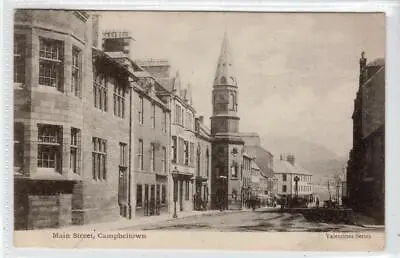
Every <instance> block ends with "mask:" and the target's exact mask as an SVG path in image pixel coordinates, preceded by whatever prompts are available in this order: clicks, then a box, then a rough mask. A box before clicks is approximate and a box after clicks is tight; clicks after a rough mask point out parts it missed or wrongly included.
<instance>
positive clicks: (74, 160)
mask: <svg viewBox="0 0 400 258" xmlns="http://www.w3.org/2000/svg"><path fill="white" fill-rule="evenodd" d="M80 144H81V130H79V129H76V128H71V146H70V159H69V167H70V169H71V170H72V172H74V173H76V174H79V172H80V171H79V169H80V162H81V161H80Z"/></svg>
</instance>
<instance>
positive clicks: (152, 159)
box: [150, 143, 156, 172]
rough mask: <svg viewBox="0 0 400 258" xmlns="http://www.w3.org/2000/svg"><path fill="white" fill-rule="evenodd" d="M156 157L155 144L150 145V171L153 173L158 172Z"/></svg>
mask: <svg viewBox="0 0 400 258" xmlns="http://www.w3.org/2000/svg"><path fill="white" fill-rule="evenodd" d="M155 156H156V149H155V146H154V143H152V144H150V171H152V172H153V171H155V170H156V164H155V163H156V161H155Z"/></svg>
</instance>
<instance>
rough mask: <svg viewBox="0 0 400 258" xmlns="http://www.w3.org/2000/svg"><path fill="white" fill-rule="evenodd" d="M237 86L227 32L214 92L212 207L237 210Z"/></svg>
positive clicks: (240, 159) (239, 146) (239, 149)
mask: <svg viewBox="0 0 400 258" xmlns="http://www.w3.org/2000/svg"><path fill="white" fill-rule="evenodd" d="M237 93H238V85H237V81H236V76H235V73H234V68H233V62H232V53H231V50H230V47H229V42H228V38H227V34H226V33H225V36H224V40H223V43H222V48H221V53H220V56H219V60H218V64H217V70H216V73H215V78H214V83H213V90H212V107H213V108H212V110H213V111H212V116H211V135H212V137H213V146H212V159H211V160H212V169H213V173H212V179H211V180H212V181H211V199H212V207H214V208H219V209H236V208H239V207H240V205H241V200H240V187H241V178H240V169H241V167H242V162H243V157H242V153H243V147H244V142H243V140H242V139H241V137H240V134H239V120H240V118H239V116H238V113H237V112H238V101H237V100H238V95H237Z"/></svg>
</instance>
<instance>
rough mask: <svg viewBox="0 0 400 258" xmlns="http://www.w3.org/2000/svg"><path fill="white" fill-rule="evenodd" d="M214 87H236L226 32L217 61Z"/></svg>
mask: <svg viewBox="0 0 400 258" xmlns="http://www.w3.org/2000/svg"><path fill="white" fill-rule="evenodd" d="M216 85H231V86H237V84H236V76H235V71H234V69H233V60H232V52H231V49H230V44H229V40H228V33H227V31H226V30H225V33H224V40H223V41H222V47H221V53H220V55H219V59H218V65H217V71H216V72H215V78H214V86H216Z"/></svg>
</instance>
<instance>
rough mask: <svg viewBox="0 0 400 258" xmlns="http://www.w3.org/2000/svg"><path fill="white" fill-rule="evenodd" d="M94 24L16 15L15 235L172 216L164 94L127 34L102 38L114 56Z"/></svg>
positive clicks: (73, 14) (62, 15)
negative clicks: (135, 57) (132, 55)
mask: <svg viewBox="0 0 400 258" xmlns="http://www.w3.org/2000/svg"><path fill="white" fill-rule="evenodd" d="M96 22H98V16H96V15H90V13H87V12H78V11H48V10H18V11H17V12H16V13H15V41H14V61H15V64H14V99H15V101H14V186H15V188H14V189H15V191H14V195H15V198H14V200H15V202H14V203H15V205H14V210H15V228H16V229H31V228H40V227H59V226H65V225H68V224H86V223H93V222H102V221H112V220H115V219H118V218H119V217H120V216H123V217H127V218H133V217H134V216H135V213H137V215H138V216H140V215H156V214H159V213H161V212H163V211H164V212H167V211H168V202H169V200H168V199H169V198H168V196H169V190H168V185H169V182H168V177H169V166H170V164H169V159H170V158H169V149H170V110H169V105H168V104H169V102H168V100H167V99H165V98H162V96H159V93H164V92H165V89H163V87H162V86H161V85H160V84H159V83H158V82H157V81H156V80H155V79H154V78H153V77H152V76H151V75H149V74H147V75H146V72H145V70H143V69H142V68H140V67H139V66H138V65H137V64H135V63H134V62H133V61H132V60H129V58H126V57H127V54H128V53H129V47H130V46H129V44H128V43H129V39H130V37H126V36H127V35H126V34H125V33H122V34H118V33H116V34H115V36H113V37H111V36H103V38H104V39H107V44H103V46H104V47H105V48H106V49H104V51H102V50H99V49H98V48H97V45H99V43H98V38H97V36H98V31H97V32H96V31H95V30H98V24H96ZM113 35H114V34H113ZM93 37H96V39H94V38H93ZM121 37H123V40H122V42H123V44H121ZM113 40H115V45H114V43H113ZM127 63H128V66H126V64H127ZM140 107H142V109H140ZM138 110H141V114H139V113H138ZM149 114H150V116H149ZM139 117H142V121H139ZM139 139H141V140H142V143H143V150H142V153H141V155H139V153H138V146H139V144H138V142H139ZM139 156H140V161H139ZM139 163H140V164H141V167H140V169H139ZM139 185H143V186H142V190H143V195H142V196H141V197H142V200H141V201H142V203H141V204H140V203H138V202H139V201H140V198H138V196H139V195H138V192H139V190H138V188H140V187H138V186H139ZM146 189H147V190H146ZM146 192H147V194H148V195H146ZM42 204H43V205H42ZM139 204H140V205H139ZM139 206H141V207H139ZM46 209H49V212H48V213H46ZM41 210H42V211H43V213H41V212H38V211H41ZM50 211H53V212H50ZM57 211H59V212H57ZM44 214H48V220H45V219H44V217H43V216H45V215H44Z"/></svg>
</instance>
